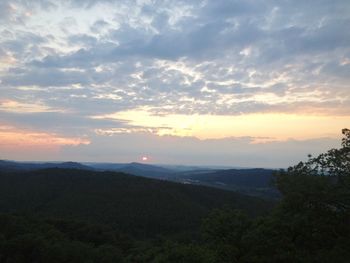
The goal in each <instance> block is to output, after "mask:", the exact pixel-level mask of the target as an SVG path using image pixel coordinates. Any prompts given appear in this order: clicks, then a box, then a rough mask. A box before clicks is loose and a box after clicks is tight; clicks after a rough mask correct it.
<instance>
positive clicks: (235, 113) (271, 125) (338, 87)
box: [0, 0, 350, 167]
mask: <svg viewBox="0 0 350 263" xmlns="http://www.w3.org/2000/svg"><path fill="white" fill-rule="evenodd" d="M349 28H350V1H348V0H317V1H301V0H278V1H277V0H244V1H238V0H215V1H214V0H206V1H205V0H187V1H182V0H174V1H172V0H163V1H157V0H128V1H124V0H120V1H113V0H56V1H51V0H31V1H29V0H28V1H25V0H1V1H0V159H11V160H21V161H23V160H25V161H87V162H142V161H143V162H148V163H159V164H185V165H225V166H241V167H287V166H290V165H293V164H296V163H297V162H299V161H301V160H305V159H306V156H307V154H313V155H316V154H318V153H321V152H324V151H326V150H328V149H330V148H333V147H339V146H340V141H341V140H340V138H341V129H342V128H346V127H347V128H350V30H349ZM143 157H147V158H143Z"/></svg>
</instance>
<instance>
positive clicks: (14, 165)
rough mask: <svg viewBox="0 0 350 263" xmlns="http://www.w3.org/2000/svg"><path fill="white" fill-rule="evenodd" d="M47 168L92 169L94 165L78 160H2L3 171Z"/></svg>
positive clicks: (0, 167) (0, 166)
mask: <svg viewBox="0 0 350 263" xmlns="http://www.w3.org/2000/svg"><path fill="white" fill-rule="evenodd" d="M47 168H62V169H81V170H92V169H93V168H92V167H89V166H86V165H83V164H81V163H77V162H62V163H60V162H48V163H41V162H14V161H6V160H0V170H2V171H32V170H40V169H47Z"/></svg>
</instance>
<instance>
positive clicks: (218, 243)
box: [0, 129, 350, 263]
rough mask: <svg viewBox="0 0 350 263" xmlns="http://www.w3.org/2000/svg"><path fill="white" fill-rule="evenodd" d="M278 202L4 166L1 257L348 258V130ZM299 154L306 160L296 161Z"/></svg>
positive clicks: (290, 178)
mask: <svg viewBox="0 0 350 263" xmlns="http://www.w3.org/2000/svg"><path fill="white" fill-rule="evenodd" d="M342 132H343V139H342V142H341V147H340V148H339V149H330V150H329V151H327V152H325V153H323V154H320V155H318V156H315V157H314V156H309V159H308V160H307V161H306V162H300V163H298V164H296V165H295V166H292V167H289V168H288V169H286V170H280V171H277V172H276V173H275V174H274V176H273V180H272V182H271V183H272V184H273V185H274V186H275V187H276V188H277V189H278V191H279V192H280V195H281V196H280V198H279V199H278V200H275V199H271V200H270V199H262V198H258V197H252V196H245V195H243V194H240V193H235V192H232V191H225V190H221V189H214V188H210V187H205V186H198V185H185V184H180V183H175V182H166V181H163V180H156V179H150V178H142V177H136V176H130V175H126V174H123V173H117V172H102V171H87V170H79V169H66V168H49V169H42V170H37V171H5V170H3V171H1V172H0V212H1V215H0V262H1V263H14V262H16V263H17V262H18V263H22V262H23V263H24V262H38V263H39V262H40V263H41V262H91V263H92V262H102V263H104V262H106V263H107V262H123V263H124V262H158V263H160V262H184V263H185V262H204V263H206V262H208V263H209V262H210V263H214V262H218V263H219V262H243V263H254V262H256V263H268V262H269V263H271V262H272V263H273V262H276V263H277V262H293V263H294V262H325V263H326V262H339V263H342V262H344V263H345V262H350V250H349V247H350V130H348V129H343V131H342ZM301 158H302V157H301Z"/></svg>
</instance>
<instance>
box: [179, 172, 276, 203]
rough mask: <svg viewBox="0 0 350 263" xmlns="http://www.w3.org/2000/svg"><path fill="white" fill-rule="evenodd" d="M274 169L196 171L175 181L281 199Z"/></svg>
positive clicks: (180, 176)
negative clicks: (273, 181)
mask: <svg viewBox="0 0 350 263" xmlns="http://www.w3.org/2000/svg"><path fill="white" fill-rule="evenodd" d="M274 172H276V170H272V169H261V168H256V169H227V170H216V171H215V170H214V171H213V170H195V171H188V172H182V173H178V174H177V175H176V176H175V177H174V178H173V180H174V181H179V182H183V183H189V184H199V185H206V186H211V187H216V188H221V189H226V190H231V191H238V192H241V193H245V194H249V195H254V196H261V197H271V198H277V197H279V193H278V192H277V190H276V189H275V187H274V186H273V185H272V180H273V173H274Z"/></svg>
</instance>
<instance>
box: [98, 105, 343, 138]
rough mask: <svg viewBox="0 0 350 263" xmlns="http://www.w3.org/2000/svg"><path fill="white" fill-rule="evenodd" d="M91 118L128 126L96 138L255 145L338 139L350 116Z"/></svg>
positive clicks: (141, 113) (132, 113) (127, 114)
mask: <svg viewBox="0 0 350 263" xmlns="http://www.w3.org/2000/svg"><path fill="white" fill-rule="evenodd" d="M92 118H94V119H109V120H111V119H112V120H113V119H115V120H118V121H126V122H127V123H128V124H129V126H130V128H119V129H112V130H104V131H103V130H99V131H98V132H97V133H98V134H109V135H111V134H113V133H132V132H134V133H137V132H150V133H153V134H157V135H159V136H163V135H172V136H180V137H197V138H199V139H219V138H227V137H243V136H251V137H257V138H258V139H257V140H256V141H254V143H257V142H267V141H273V140H276V141H279V140H287V139H289V138H291V135H293V138H296V139H310V138H315V137H316V138H318V137H324V136H328V137H338V136H339V131H340V130H341V129H342V127H345V126H346V125H347V124H348V123H350V116H345V117H334V116H323V115H302V114H275V113H267V114H244V115H238V116H225V115H199V114H196V115H185V114H166V115H156V114H154V113H152V112H150V111H147V109H145V108H144V109H139V110H129V111H124V112H117V113H114V114H108V115H103V116H93V117H92ZM140 127H141V128H140ZM272 127H273V128H272ZM334 131H336V132H334Z"/></svg>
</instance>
